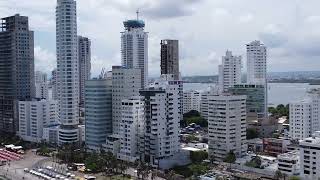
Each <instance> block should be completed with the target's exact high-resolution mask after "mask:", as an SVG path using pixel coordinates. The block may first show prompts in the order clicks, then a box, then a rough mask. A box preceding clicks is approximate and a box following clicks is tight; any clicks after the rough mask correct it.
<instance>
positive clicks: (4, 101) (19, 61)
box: [0, 14, 35, 133]
mask: <svg viewBox="0 0 320 180" xmlns="http://www.w3.org/2000/svg"><path fill="white" fill-rule="evenodd" d="M0 67H1V68H0V79H1V80H0V132H10V133H15V132H16V131H17V130H18V109H17V108H18V100H31V98H33V97H34V96H35V85H34V84H35V81H34V39H33V31H30V30H29V22H28V17H26V16H20V15H19V14H16V15H14V16H11V17H5V18H1V19H0Z"/></svg>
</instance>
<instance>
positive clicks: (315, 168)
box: [299, 131, 320, 180]
mask: <svg viewBox="0 0 320 180" xmlns="http://www.w3.org/2000/svg"><path fill="white" fill-rule="evenodd" d="M299 151H300V174H299V176H300V177H301V178H302V179H305V180H313V179H319V178H320V169H319V166H320V158H319V154H320V132H319V131H317V132H315V133H314V134H313V135H312V137H308V138H305V139H303V140H301V141H299Z"/></svg>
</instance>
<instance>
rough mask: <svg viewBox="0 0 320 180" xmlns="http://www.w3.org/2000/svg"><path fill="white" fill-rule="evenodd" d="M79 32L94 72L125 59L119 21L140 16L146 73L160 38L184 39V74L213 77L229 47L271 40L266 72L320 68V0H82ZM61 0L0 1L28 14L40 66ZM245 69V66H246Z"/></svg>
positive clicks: (154, 65)
mask: <svg viewBox="0 0 320 180" xmlns="http://www.w3.org/2000/svg"><path fill="white" fill-rule="evenodd" d="M77 3H78V34H79V35H82V36H87V37H89V38H90V39H91V40H92V66H93V67H92V68H93V69H92V71H93V75H97V74H99V72H100V71H101V68H102V67H106V68H107V69H110V68H111V66H112V65H119V64H120V32H121V31H123V24H122V22H123V21H124V20H126V19H131V18H135V16H136V14H135V11H136V9H140V12H141V13H140V14H141V18H142V19H144V20H145V22H146V31H148V32H149V73H150V75H151V76H157V75H158V74H159V72H160V70H159V66H160V65H159V61H160V58H159V57H160V49H159V47H160V45H159V44H160V40H161V39H167V38H169V39H178V40H180V62H181V63H180V69H181V72H182V74H183V75H214V74H217V70H218V68H217V66H218V64H219V63H220V61H221V56H222V55H223V54H224V53H225V51H226V50H227V49H228V50H231V51H233V53H234V54H236V55H242V56H243V62H244V64H245V59H246V57H245V44H246V43H248V42H250V41H253V40H261V41H262V42H264V43H265V44H266V45H267V46H268V56H269V57H268V65H269V66H268V71H272V72H280V71H281V72H282V71H309V70H319V69H320V11H319V9H318V8H319V7H320V1H319V0H77ZM55 5H56V0H0V17H5V16H10V15H13V14H16V13H20V14H21V15H25V16H29V22H30V25H31V29H32V30H33V31H35V61H36V69H37V70H42V71H48V72H49V71H50V70H52V69H53V68H54V67H55V66H56V62H55V61H56V57H55ZM244 68H245V66H244Z"/></svg>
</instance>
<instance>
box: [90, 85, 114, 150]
mask: <svg viewBox="0 0 320 180" xmlns="http://www.w3.org/2000/svg"><path fill="white" fill-rule="evenodd" d="M84 102H85V136H86V138H85V142H86V147H87V148H88V149H90V150H96V151H99V150H100V148H101V147H102V144H104V143H105V142H106V138H107V136H108V135H111V134H112V81H108V80H106V79H91V80H87V81H86V85H85V101H84Z"/></svg>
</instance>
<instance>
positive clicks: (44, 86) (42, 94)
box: [35, 71, 49, 99]
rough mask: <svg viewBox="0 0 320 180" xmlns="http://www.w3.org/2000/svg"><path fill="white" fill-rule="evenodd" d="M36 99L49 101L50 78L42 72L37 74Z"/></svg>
mask: <svg viewBox="0 0 320 180" xmlns="http://www.w3.org/2000/svg"><path fill="white" fill-rule="evenodd" d="M35 86H36V98H39V99H48V98H49V91H48V78H47V74H46V73H44V72H41V71H36V72H35Z"/></svg>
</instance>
